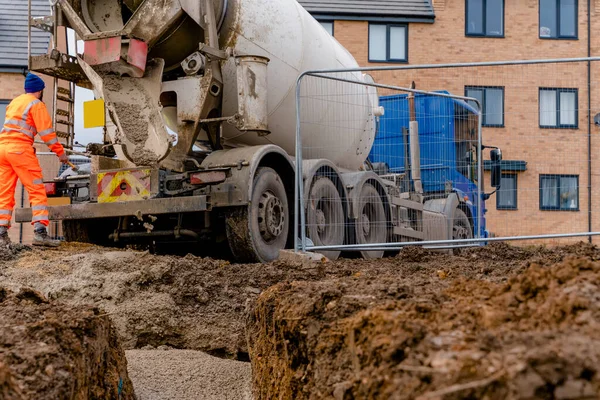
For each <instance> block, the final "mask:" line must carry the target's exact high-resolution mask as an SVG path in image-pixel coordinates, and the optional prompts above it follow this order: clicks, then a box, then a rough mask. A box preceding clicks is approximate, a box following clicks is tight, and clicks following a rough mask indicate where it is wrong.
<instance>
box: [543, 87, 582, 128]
mask: <svg viewBox="0 0 600 400" xmlns="http://www.w3.org/2000/svg"><path fill="white" fill-rule="evenodd" d="M577 119H578V118H577V89H550V88H541V89H540V127H542V128H577V127H578V121H577Z"/></svg>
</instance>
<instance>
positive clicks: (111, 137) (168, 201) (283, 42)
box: [16, 0, 499, 262]
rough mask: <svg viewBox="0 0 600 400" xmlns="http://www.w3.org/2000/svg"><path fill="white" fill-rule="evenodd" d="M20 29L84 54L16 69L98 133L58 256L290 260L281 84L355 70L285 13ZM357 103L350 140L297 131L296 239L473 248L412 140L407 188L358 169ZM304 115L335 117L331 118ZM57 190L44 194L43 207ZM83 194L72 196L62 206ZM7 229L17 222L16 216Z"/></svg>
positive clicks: (368, 133)
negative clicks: (155, 250)
mask: <svg viewBox="0 0 600 400" xmlns="http://www.w3.org/2000/svg"><path fill="white" fill-rule="evenodd" d="M34 23H35V24H37V25H44V24H45V26H46V27H47V28H48V30H49V31H52V30H53V28H55V27H56V26H65V27H68V28H71V29H73V30H74V31H75V33H76V34H77V37H78V38H79V39H80V40H82V41H83V47H84V51H83V53H82V54H80V55H77V56H69V55H67V54H62V53H60V52H59V51H58V50H57V49H54V50H52V52H51V53H50V54H49V55H44V56H36V57H31V69H32V70H34V71H38V72H42V73H44V74H47V75H50V76H54V77H56V78H59V79H63V80H67V81H70V82H75V83H76V84H77V85H79V86H83V87H87V88H90V89H92V90H93V91H94V94H95V97H96V98H97V99H103V101H104V104H105V113H106V117H107V118H106V126H105V130H106V135H105V136H106V143H101V144H99V145H92V146H88V150H89V151H90V152H92V154H93V156H92V161H91V166H90V170H89V174H87V175H85V176H80V177H79V178H78V177H75V178H77V179H70V180H68V181H63V183H62V185H63V186H61V188H62V189H61V190H59V191H58V193H59V194H60V195H62V196H68V197H69V198H70V203H71V204H65V205H60V206H53V207H50V211H49V213H50V219H51V220H62V222H63V230H64V237H65V239H66V240H68V241H87V242H92V243H97V244H109V243H112V244H115V243H116V244H122V243H128V242H151V243H153V244H154V245H160V244H161V243H163V244H164V243H168V244H169V245H170V244H172V243H175V242H179V243H184V244H185V245H186V246H188V249H189V250H192V249H193V248H194V247H195V248H200V247H211V246H206V245H205V244H203V243H204V242H206V243H221V244H226V245H227V247H228V248H229V249H230V251H231V254H232V255H233V257H234V258H235V259H236V260H238V261H246V262H248V261H250V262H255V261H256V262H266V261H271V260H274V259H276V258H277V257H278V255H279V251H280V250H281V249H284V248H289V247H290V246H292V244H293V242H294V222H293V221H294V207H293V205H294V196H295V187H294V180H295V172H296V167H297V166H296V163H295V160H294V158H293V155H294V152H295V132H296V118H295V117H296V100H295V86H296V80H297V78H298V76H299V75H300V74H301V73H302V72H303V71H306V70H315V69H332V68H335V69H340V68H352V67H357V63H356V61H355V60H354V59H353V57H352V56H351V55H350V54H349V53H348V51H346V49H344V48H343V47H342V46H341V45H340V44H339V43H338V42H337V41H336V40H335V39H334V38H332V37H331V36H330V35H329V34H328V33H327V32H326V31H325V30H324V29H323V28H322V27H321V26H320V24H319V23H318V22H317V21H316V20H314V19H313V18H312V17H311V16H310V15H309V14H308V13H307V12H306V11H305V10H304V9H303V8H302V7H301V6H300V5H299V4H298V3H297V2H296V1H295V0H58V1H57V3H56V12H55V13H53V17H51V18H50V19H45V20H44V21H41V22H40V21H39V20H38V21H34ZM54 30H55V31H56V29H54ZM55 42H56V41H55ZM354 78H355V79H356V80H357V81H362V80H363V79H364V82H365V83H368V82H367V80H368V77H365V76H363V75H362V74H355V76H354ZM348 96H353V94H352V93H350V92H349V93H348ZM356 100H357V104H358V106H357V108H356V110H354V114H355V115H354V117H355V119H358V120H359V121H360V124H361V129H358V130H353V131H352V132H351V131H348V132H343V131H340V130H339V129H338V131H337V132H335V135H334V134H332V132H325V131H322V130H320V129H318V126H314V127H309V128H306V129H304V130H303V131H302V135H303V138H304V139H305V140H306V141H307V142H308V143H312V144H316V145H314V146H311V150H310V151H306V152H304V157H303V161H302V175H303V176H302V179H303V182H302V184H303V188H304V194H305V198H304V199H303V201H302V202H300V203H301V204H300V206H301V207H304V210H305V215H306V220H307V225H306V226H307V227H306V232H305V234H306V236H307V237H308V239H310V241H311V242H312V243H314V244H315V245H321V246H335V245H341V244H368V243H384V242H389V241H422V240H430V239H442V240H446V239H452V238H471V237H473V235H474V233H475V231H474V229H475V228H474V227H475V225H477V224H476V218H477V216H476V215H475V213H474V211H473V204H472V202H473V197H472V196H471V197H468V196H464V195H463V194H462V193H461V192H460V191H457V190H455V188H454V187H453V186H452V185H445V186H444V187H441V188H439V190H436V191H429V192H427V191H424V190H423V187H422V184H421V183H420V178H419V173H420V172H419V166H418V164H419V163H418V162H417V160H418V159H419V156H418V148H419V145H418V141H419V136H418V133H417V132H416V130H414V131H412V132H411V134H410V140H411V142H412V143H413V144H415V145H416V146H413V145H411V146H410V147H411V154H410V155H411V157H412V159H413V161H414V162H413V163H412V169H411V171H410V173H411V176H410V184H409V185H403V183H402V182H406V181H405V180H404V179H401V178H402V176H403V174H402V173H387V172H386V173H381V172H380V173H379V174H378V173H377V171H376V170H375V169H374V168H371V165H370V163H369V161H368V160H367V157H368V156H369V153H370V151H371V150H372V146H373V141H374V138H375V133H376V129H377V111H375V110H376V109H377V107H376V104H369V103H368V102H373V103H376V102H377V97H376V95H375V96H372V95H371V96H360V98H358V97H357V99H356ZM348 103H352V102H348ZM370 105H371V106H372V107H370ZM351 111H352V110H351ZM314 112H316V113H322V114H323V115H322V116H320V117H319V118H325V119H327V118H334V119H335V118H336V117H337V116H339V115H341V114H340V111H339V110H336V108H335V106H333V107H332V108H331V107H327V108H323V109H319V110H316V111H314ZM346 112H347V110H346ZM336 113H337V114H336ZM414 122H415V123H416V121H414ZM474 126H475V127H476V121H475V125H474ZM474 126H471V128H473V127H474ZM357 132H358V133H357ZM474 132H476V129H470V130H468V131H465V132H461V133H460V135H459V134H458V132H457V138H459V137H460V138H459V140H457V146H458V145H460V146H462V147H461V148H460V151H463V152H464V154H469V155H470V156H469V158H468V161H467V163H469V167H476V165H477V159H476V157H475V156H474V155H476V154H478V153H477V148H476V146H477V141H476V140H473V139H474V137H473V134H474ZM340 137H341V138H343V140H341V141H340ZM457 151H458V150H457ZM464 154H463V155H464ZM461 157H462V156H461ZM496 158H498V157H497V156H496ZM461 159H462V158H461ZM496 164H497V166H498V168H499V163H496ZM494 168H495V171H496V172H497V171H498V170H497V168H496V167H494ZM467 169H469V168H467ZM471 170H473V169H472V168H471ZM388 172H389V171H388ZM408 173H409V172H408V171H404V175H406V174H408ZM475 175H477V174H475ZM492 176H493V177H496V178H493V179H496V180H497V178H498V174H497V173H493V174H492ZM70 178H73V177H70ZM468 179H470V181H471V182H472V181H473V180H474V177H473V176H470V177H468ZM82 181H83V183H82ZM58 184H59V182H54V186H53V185H52V183H51V184H50V185H49V186H50V187H52V188H53V189H52V190H54V191H55V192H56V185H58ZM493 184H497V182H493ZM82 187H85V189H86V190H87V192H86V195H85V196H81V195H74V193H75V192H79V191H80V189H81V188H82ZM16 214H17V215H16V218H17V221H19V222H24V221H27V220H30V218H31V210H29V209H22V210H19V211H18V212H17V213H16ZM479 226H482V224H481V223H480V224H479ZM324 253H325V254H326V255H327V256H328V257H330V258H336V257H338V256H339V254H340V251H339V250H336V249H331V250H327V251H324ZM360 254H361V255H362V256H363V257H368V258H370V257H381V256H382V255H383V251H382V250H381V249H379V250H377V251H373V250H371V251H366V250H365V251H361V252H360Z"/></svg>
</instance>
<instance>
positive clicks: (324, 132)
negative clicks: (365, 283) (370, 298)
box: [296, 58, 600, 257]
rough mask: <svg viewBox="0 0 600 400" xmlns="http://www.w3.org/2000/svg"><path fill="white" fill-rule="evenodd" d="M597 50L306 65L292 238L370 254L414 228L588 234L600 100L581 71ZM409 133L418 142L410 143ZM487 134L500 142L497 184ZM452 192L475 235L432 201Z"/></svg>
mask: <svg viewBox="0 0 600 400" xmlns="http://www.w3.org/2000/svg"><path fill="white" fill-rule="evenodd" d="M599 60H600V59H598V58H589V59H563V60H534V61H508V62H494V63H473V64H448V65H439V66H435V65H434V66H401V67H392V68H390V67H386V68H381V67H380V68H364V69H360V70H345V71H329V72H326V71H314V72H309V73H306V74H305V75H304V76H302V77H301V78H300V79H299V81H298V87H297V111H298V115H297V118H298V119H297V144H298V147H297V154H296V159H297V161H298V162H297V165H298V166H299V168H298V176H297V183H298V186H297V193H296V204H297V207H300V206H302V207H301V208H297V211H302V212H300V213H298V212H297V213H296V215H297V217H298V218H297V219H298V221H297V235H296V237H297V241H296V248H297V249H303V250H316V251H321V252H322V251H326V252H327V255H330V256H333V257H336V256H337V255H338V254H339V251H340V250H355V251H358V250H360V251H361V253H362V255H363V256H378V255H381V254H382V252H383V250H384V249H391V248H399V247H401V246H403V245H405V244H408V243H414V242H417V243H421V244H425V245H427V246H444V247H446V246H448V245H451V246H454V245H461V246H464V245H465V244H484V243H486V242H489V241H491V240H520V241H523V242H527V243H531V242H539V241H542V240H543V241H544V242H552V243H559V242H572V241H573V240H580V239H581V237H582V236H590V238H591V237H592V236H594V235H596V234H597V233H596V232H597V231H600V226H598V223H597V221H596V220H595V218H594V214H595V213H594V210H595V209H596V208H597V207H598V205H599V204H600V203H599V202H600V197H599V195H600V190H598V189H597V187H600V186H599V185H600V179H598V175H597V174H595V173H594V172H593V169H592V163H593V161H594V160H595V159H597V155H598V154H597V153H598V150H597V146H594V144H595V140H596V139H595V137H594V133H597V130H598V129H600V128H599V127H598V125H596V124H595V123H594V116H596V114H598V112H599V108H600V104H598V100H596V99H595V97H597V96H594V93H595V91H594V88H595V87H596V86H598V82H597V80H594V79H588V76H589V75H588V71H594V70H597V69H600V63H598V61H599ZM366 72H368V73H369V74H371V75H372V76H373V80H374V81H375V82H376V83H377V84H378V85H377V87H375V86H373V85H372V84H371V82H372V81H371V80H369V79H365V77H364V73H366ZM590 76H591V75H590ZM413 82H414V84H415V86H416V89H417V93H414V92H413V95H414V98H412V99H411V97H412V96H410V95H409V93H411V90H410V89H409V88H411V87H412V85H413ZM411 102H412V104H414V106H411ZM479 102H480V104H479ZM411 121H413V122H411ZM411 124H414V125H415V126H416V127H418V135H417V136H411V134H410V128H411ZM599 124H600V121H599ZM479 129H480V131H479ZM479 132H480V136H479V137H481V143H480V142H479V138H478V133H479ZM411 138H412V139H413V140H411ZM417 139H418V143H419V146H418V150H419V151H420V154H416V153H414V151H415V149H412V150H411V144H412V143H415V142H417ZM480 144H483V145H484V146H479V145H480ZM486 146H490V147H499V148H501V149H502V152H503V160H502V162H501V166H502V174H501V181H500V182H501V187H500V189H499V190H498V191H497V192H496V193H494V188H492V187H491V186H490V178H491V176H490V171H491V169H493V168H492V165H493V164H494V163H493V162H492V161H491V160H490V149H489V148H487V147H486ZM319 160H321V161H319ZM325 160H330V161H331V162H327V161H325ZM363 161H364V162H363ZM418 163H420V166H418V165H417V164H418ZM419 167H420V168H419ZM418 170H420V176H419V175H418V174H416V175H415V173H416V172H417V171H418ZM369 171H370V172H369ZM369 174H371V175H374V176H372V179H371V178H368V176H370V175H369ZM365 179H367V183H366V184H365V182H363V181H364V180H365ZM300 183H301V185H300ZM378 185H379V186H378ZM358 190H361V191H362V192H363V193H362V194H359V192H358ZM449 192H454V193H456V194H457V196H458V200H459V207H458V209H460V210H461V212H462V213H464V214H466V216H467V218H468V220H469V223H470V227H471V229H472V231H471V234H470V235H467V236H465V235H464V232H462V233H460V232H458V234H457V232H456V228H457V227H456V223H454V222H456V220H457V218H459V217H462V216H455V215H452V216H451V219H452V218H454V221H453V224H452V229H454V232H452V233H450V234H448V232H447V231H445V229H446V228H445V225H444V220H443V218H440V215H441V214H443V212H442V211H444V210H443V208H444V207H449V206H451V205H449V204H448V199H449V197H448V194H449ZM478 192H480V194H481V195H477V193H478ZM492 193H494V194H492ZM369 199H371V201H370V200H369ZM442 199H445V200H442ZM407 202H408V203H407ZM410 202H413V203H410ZM414 202H417V203H419V202H420V203H421V204H423V207H422V209H419V207H414V206H415V204H414ZM479 202H484V204H483V203H480V204H479V207H478V203H479ZM365 203H366V205H365ZM380 203H383V210H384V211H383V212H384V213H386V215H385V217H381V212H382V211H381V204H380ZM407 204H408V206H407ZM452 207H453V206H452ZM365 210H366V211H365ZM446 211H447V210H446ZM478 215H479V217H478ZM446 219H448V212H446ZM458 225H459V226H458V231H460V228H461V226H460V224H458ZM478 225H479V227H478ZM411 230H412V232H411ZM415 230H416V231H420V232H421V234H420V235H419V234H416V233H415V232H414V231H415ZM384 231H385V233H384ZM403 233H406V235H404V234H403ZM492 237H495V238H497V239H492ZM456 238H461V239H462V240H459V241H451V239H456ZM473 238H475V239H473ZM477 238H480V239H479V240H477Z"/></svg>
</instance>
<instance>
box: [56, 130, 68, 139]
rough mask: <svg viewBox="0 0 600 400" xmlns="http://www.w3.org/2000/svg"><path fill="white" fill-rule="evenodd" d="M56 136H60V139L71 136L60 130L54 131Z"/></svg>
mask: <svg viewBox="0 0 600 400" xmlns="http://www.w3.org/2000/svg"><path fill="white" fill-rule="evenodd" d="M56 136H58V137H59V138H62V139H68V138H70V137H71V134H70V133H67V132H62V131H56Z"/></svg>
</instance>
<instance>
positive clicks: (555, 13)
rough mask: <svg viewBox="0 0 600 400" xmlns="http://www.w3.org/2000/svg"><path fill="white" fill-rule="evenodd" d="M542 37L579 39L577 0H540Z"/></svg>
mask: <svg viewBox="0 0 600 400" xmlns="http://www.w3.org/2000/svg"><path fill="white" fill-rule="evenodd" d="M540 38H542V39H577V0H540Z"/></svg>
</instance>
